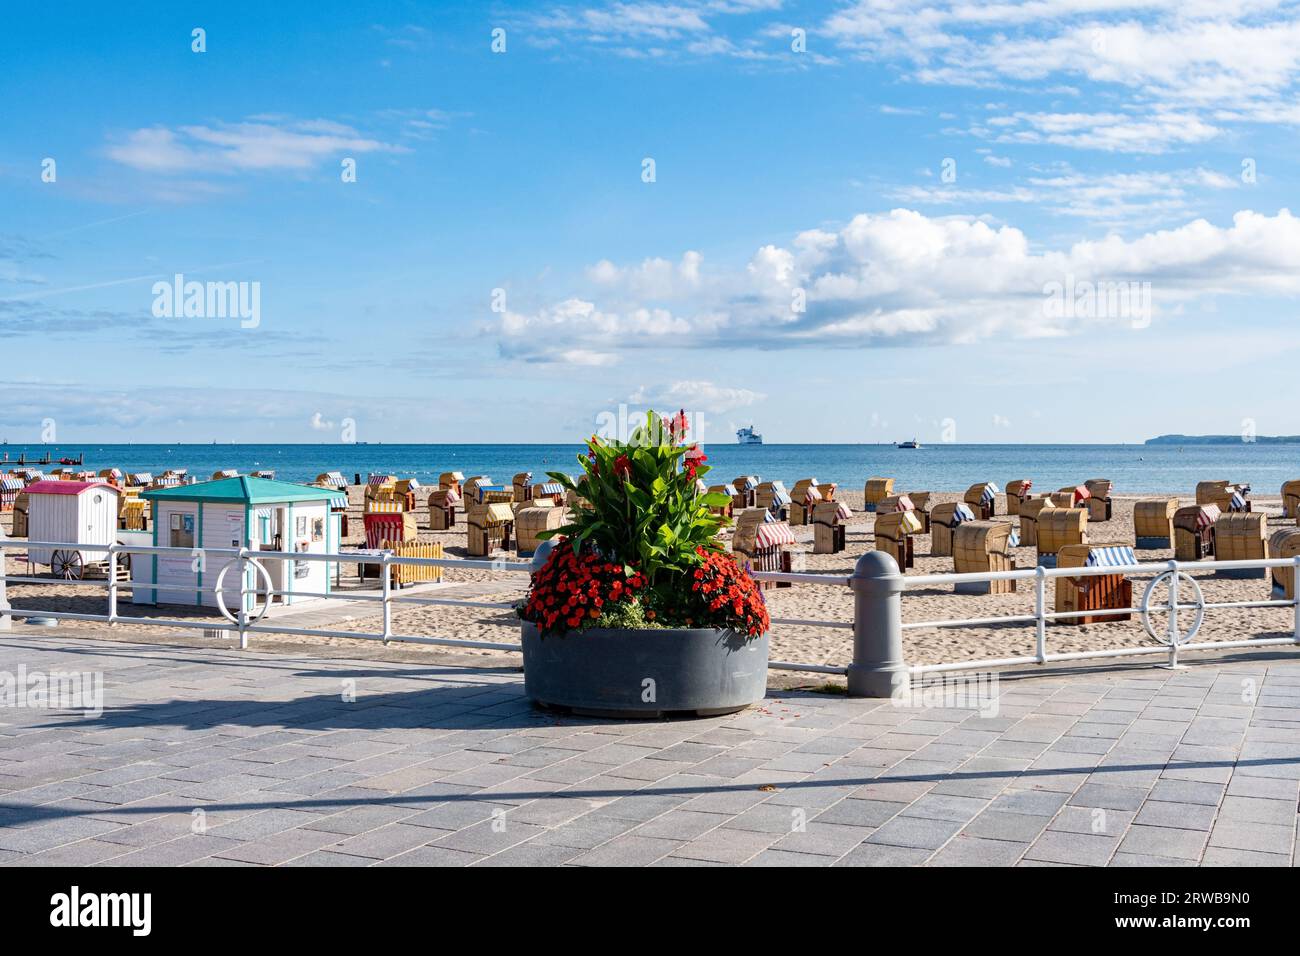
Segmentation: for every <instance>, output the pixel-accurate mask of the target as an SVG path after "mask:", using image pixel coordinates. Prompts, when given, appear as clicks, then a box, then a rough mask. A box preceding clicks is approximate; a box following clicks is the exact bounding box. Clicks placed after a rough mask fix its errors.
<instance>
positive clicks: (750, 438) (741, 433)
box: [736, 425, 763, 445]
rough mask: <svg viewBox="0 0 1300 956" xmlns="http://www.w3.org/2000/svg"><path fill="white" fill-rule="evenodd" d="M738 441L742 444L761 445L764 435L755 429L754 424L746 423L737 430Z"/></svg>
mask: <svg viewBox="0 0 1300 956" xmlns="http://www.w3.org/2000/svg"><path fill="white" fill-rule="evenodd" d="M736 441H737V442H738V443H739V444H741V445H761V444H763V436H762V435H759V434H758V433H756V432H755V431H754V426H753V425H746V426H745V427H744V428H741V429H739V430H738V431H737V432H736Z"/></svg>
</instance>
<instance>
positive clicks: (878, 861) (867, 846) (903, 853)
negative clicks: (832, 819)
mask: <svg viewBox="0 0 1300 956" xmlns="http://www.w3.org/2000/svg"><path fill="white" fill-rule="evenodd" d="M933 852H934V851H933V850H926V849H921V848H918V847H907V846H892V845H890V844H885V843H869V842H868V843H863V844H862V845H861V846H859V847H856V848H855V849H852V850H850V851H849V852H848V853H846V854H844V856H842V857H840V858H839V859H838V860H836V861H835V864H834V865H835V866H920V865H921V864H922V863H924V862H925V861H926V860H927V859H928V858H929V857H930V854H931V853H933Z"/></svg>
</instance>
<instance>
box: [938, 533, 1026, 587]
mask: <svg viewBox="0 0 1300 956" xmlns="http://www.w3.org/2000/svg"><path fill="white" fill-rule="evenodd" d="M1019 545H1020V529H1019V528H1018V527H1017V526H1016V525H1014V524H1007V523H1005V522H1001V521H967V522H965V523H963V524H961V525H959V526H958V527H957V529H956V530H955V531H954V532H953V534H952V563H953V570H954V571H956V573H957V574H970V573H973V572H985V571H1014V570H1015V569H1016V562H1015V559H1014V558H1013V557H1012V556H1011V549H1012V548H1016V547H1019ZM1015 589H1016V582H1015V581H1014V580H1011V581H963V582H960V583H958V584H954V585H953V590H954V591H956V592H957V593H958V594H1010V593H1011V592H1012V591H1014V590H1015Z"/></svg>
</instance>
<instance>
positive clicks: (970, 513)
mask: <svg viewBox="0 0 1300 956" xmlns="http://www.w3.org/2000/svg"><path fill="white" fill-rule="evenodd" d="M909 497H911V496H910V495H909ZM975 520H976V517H975V511H974V510H973V509H972V508H971V506H970V505H968V504H966V503H965V502H963V501H948V502H944V503H943V504H938V505H935V506H934V507H933V508H931V509H930V557H932V558H946V557H951V555H952V535H953V532H954V531H955V530H956V529H957V526H958V525H961V524H964V523H965V522H967V521H975Z"/></svg>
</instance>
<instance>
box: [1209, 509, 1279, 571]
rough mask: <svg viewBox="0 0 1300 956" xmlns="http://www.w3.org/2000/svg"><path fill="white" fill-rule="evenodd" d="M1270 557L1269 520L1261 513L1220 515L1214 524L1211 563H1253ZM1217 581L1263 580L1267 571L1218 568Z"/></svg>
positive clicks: (1262, 569)
mask: <svg viewBox="0 0 1300 956" xmlns="http://www.w3.org/2000/svg"><path fill="white" fill-rule="evenodd" d="M1267 557H1269V553H1268V516H1267V515H1265V514H1264V512H1262V511H1240V512H1229V513H1228V514H1220V515H1219V517H1218V518H1216V519H1215V520H1214V559H1215V560H1216V561H1252V560H1257V559H1259V558H1267ZM1214 576H1215V577H1216V578H1266V577H1268V570H1267V569H1266V568H1218V569H1216V570H1215V572H1214Z"/></svg>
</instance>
